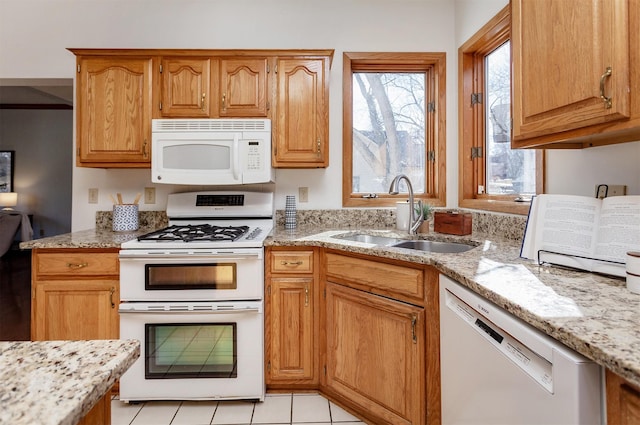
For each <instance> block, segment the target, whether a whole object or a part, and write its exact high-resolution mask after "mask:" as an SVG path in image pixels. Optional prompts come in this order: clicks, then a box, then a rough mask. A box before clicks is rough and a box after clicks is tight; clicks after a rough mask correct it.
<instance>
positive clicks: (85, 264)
mask: <svg viewBox="0 0 640 425" xmlns="http://www.w3.org/2000/svg"><path fill="white" fill-rule="evenodd" d="M34 260H35V261H34V266H33V269H34V272H35V273H36V274H37V275H39V276H40V275H63V276H104V275H113V276H118V274H119V267H118V266H119V264H118V254H117V253H107V252H99V253H85V252H70V253H66V252H56V253H38V254H36V255H35V257H34Z"/></svg>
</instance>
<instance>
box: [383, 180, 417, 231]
mask: <svg viewBox="0 0 640 425" xmlns="http://www.w3.org/2000/svg"><path fill="white" fill-rule="evenodd" d="M400 180H405V181H406V182H407V188H408V189H409V226H407V232H408V233H409V234H410V235H415V234H416V233H418V227H420V225H421V224H422V222H423V221H424V215H423V213H422V200H418V210H419V211H420V214H419V215H418V217H416V212H415V209H414V208H415V207H414V205H413V186H411V180H409V177H407V176H406V175H404V174H398V175H397V176H395V177H394V178H393V180H392V181H391V186H389V195H397V194H398V193H399V186H400Z"/></svg>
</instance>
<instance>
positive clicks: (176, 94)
mask: <svg viewBox="0 0 640 425" xmlns="http://www.w3.org/2000/svg"><path fill="white" fill-rule="evenodd" d="M160 72H161V74H162V94H161V103H160V113H161V115H162V116H163V117H166V118H170V117H189V118H208V117H209V115H210V109H211V108H210V106H209V105H210V103H211V99H210V97H211V94H210V93H211V83H210V81H211V60H210V59H209V58H201V59H196V58H187V59H184V58H180V59H178V58H163V59H162V67H161V71H160Z"/></svg>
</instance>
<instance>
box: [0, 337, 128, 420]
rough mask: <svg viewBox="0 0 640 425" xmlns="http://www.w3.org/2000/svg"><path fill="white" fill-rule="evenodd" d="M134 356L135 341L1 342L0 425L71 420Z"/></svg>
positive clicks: (79, 415) (95, 399)
mask: <svg viewBox="0 0 640 425" xmlns="http://www.w3.org/2000/svg"><path fill="white" fill-rule="evenodd" d="M139 356H140V342H139V341H136V340H93V341H36V342H30V341H18V342H0V382H2V386H0V405H1V406H2V409H0V423H3V424H11V425H21V424H24V425H66V424H75V423H77V422H78V421H79V420H80V419H82V418H83V417H84V416H85V415H86V414H87V413H88V412H89V411H90V410H91V408H92V407H93V406H94V405H95V404H96V403H97V402H98V401H99V400H100V399H101V398H102V397H103V396H104V395H105V394H106V393H107V391H109V389H110V388H111V387H112V386H113V384H114V383H115V382H116V380H118V379H119V378H120V376H121V375H122V374H123V373H124V372H125V371H126V370H127V369H128V368H129V367H130V366H131V365H132V364H133V362H134V361H135V360H136V359H137V358H138V357H139Z"/></svg>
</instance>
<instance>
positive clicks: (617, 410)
mask: <svg viewBox="0 0 640 425" xmlns="http://www.w3.org/2000/svg"><path fill="white" fill-rule="evenodd" d="M606 388H607V422H608V423H610V424H618V425H632V424H640V388H639V387H636V386H634V385H632V384H630V383H629V382H627V381H626V380H625V379H623V378H622V377H620V376H618V375H616V374H614V373H613V372H611V371H610V370H607V373H606Z"/></svg>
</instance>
